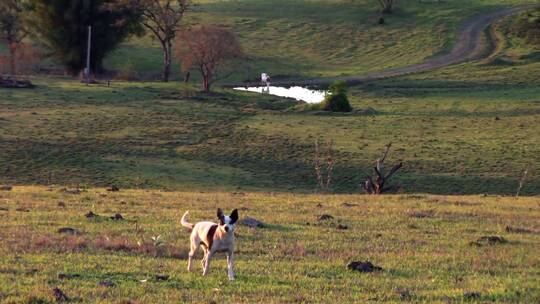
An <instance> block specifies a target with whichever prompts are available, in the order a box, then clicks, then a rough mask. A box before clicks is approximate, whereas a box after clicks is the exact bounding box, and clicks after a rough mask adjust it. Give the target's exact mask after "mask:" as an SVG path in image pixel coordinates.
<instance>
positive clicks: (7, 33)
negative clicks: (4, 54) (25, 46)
mask: <svg viewBox="0 0 540 304" xmlns="http://www.w3.org/2000/svg"><path fill="white" fill-rule="evenodd" d="M23 12H24V10H23V3H22V1H21V0H0V38H1V39H3V40H5V41H6V43H7V45H8V48H9V58H10V60H9V61H10V63H9V64H10V72H11V74H12V75H15V74H16V73H17V68H16V60H17V51H18V50H19V48H20V46H21V44H22V41H23V39H24V38H25V37H26V36H27V35H28V31H27V30H26V29H25V27H24V26H23V17H22V16H23Z"/></svg>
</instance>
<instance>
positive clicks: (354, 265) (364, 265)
mask: <svg viewBox="0 0 540 304" xmlns="http://www.w3.org/2000/svg"><path fill="white" fill-rule="evenodd" d="M347 268H348V269H350V270H355V271H360V272H374V271H381V270H383V269H382V267H379V266H375V265H373V264H372V263H371V262H369V261H365V262H362V261H360V262H358V261H354V262H350V263H349V264H348V265H347Z"/></svg>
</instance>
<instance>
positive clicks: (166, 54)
mask: <svg viewBox="0 0 540 304" xmlns="http://www.w3.org/2000/svg"><path fill="white" fill-rule="evenodd" d="M161 45H162V48H163V78H162V80H163V82H169V78H170V76H171V52H172V46H171V42H170V41H164V42H162V43H161Z"/></svg>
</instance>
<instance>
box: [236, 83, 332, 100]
mask: <svg viewBox="0 0 540 304" xmlns="http://www.w3.org/2000/svg"><path fill="white" fill-rule="evenodd" d="M234 89H235V90H238V91H248V92H255V93H266V94H270V95H276V96H281V97H289V98H294V99H296V100H301V101H305V102H307V103H320V102H322V101H323V100H324V97H325V96H326V91H322V90H310V89H307V88H304V87H290V88H285V87H273V86H269V87H247V88H246V87H237V88H234Z"/></svg>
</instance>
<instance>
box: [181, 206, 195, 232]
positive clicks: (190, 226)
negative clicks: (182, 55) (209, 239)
mask: <svg viewBox="0 0 540 304" xmlns="http://www.w3.org/2000/svg"><path fill="white" fill-rule="evenodd" d="M188 213H189V211H186V213H184V215H183V216H182V219H181V220H180V224H182V226H184V227H186V228H187V229H189V231H191V230H193V227H194V226H195V225H193V224H191V223H188V221H187V220H186V218H187V215H188Z"/></svg>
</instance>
